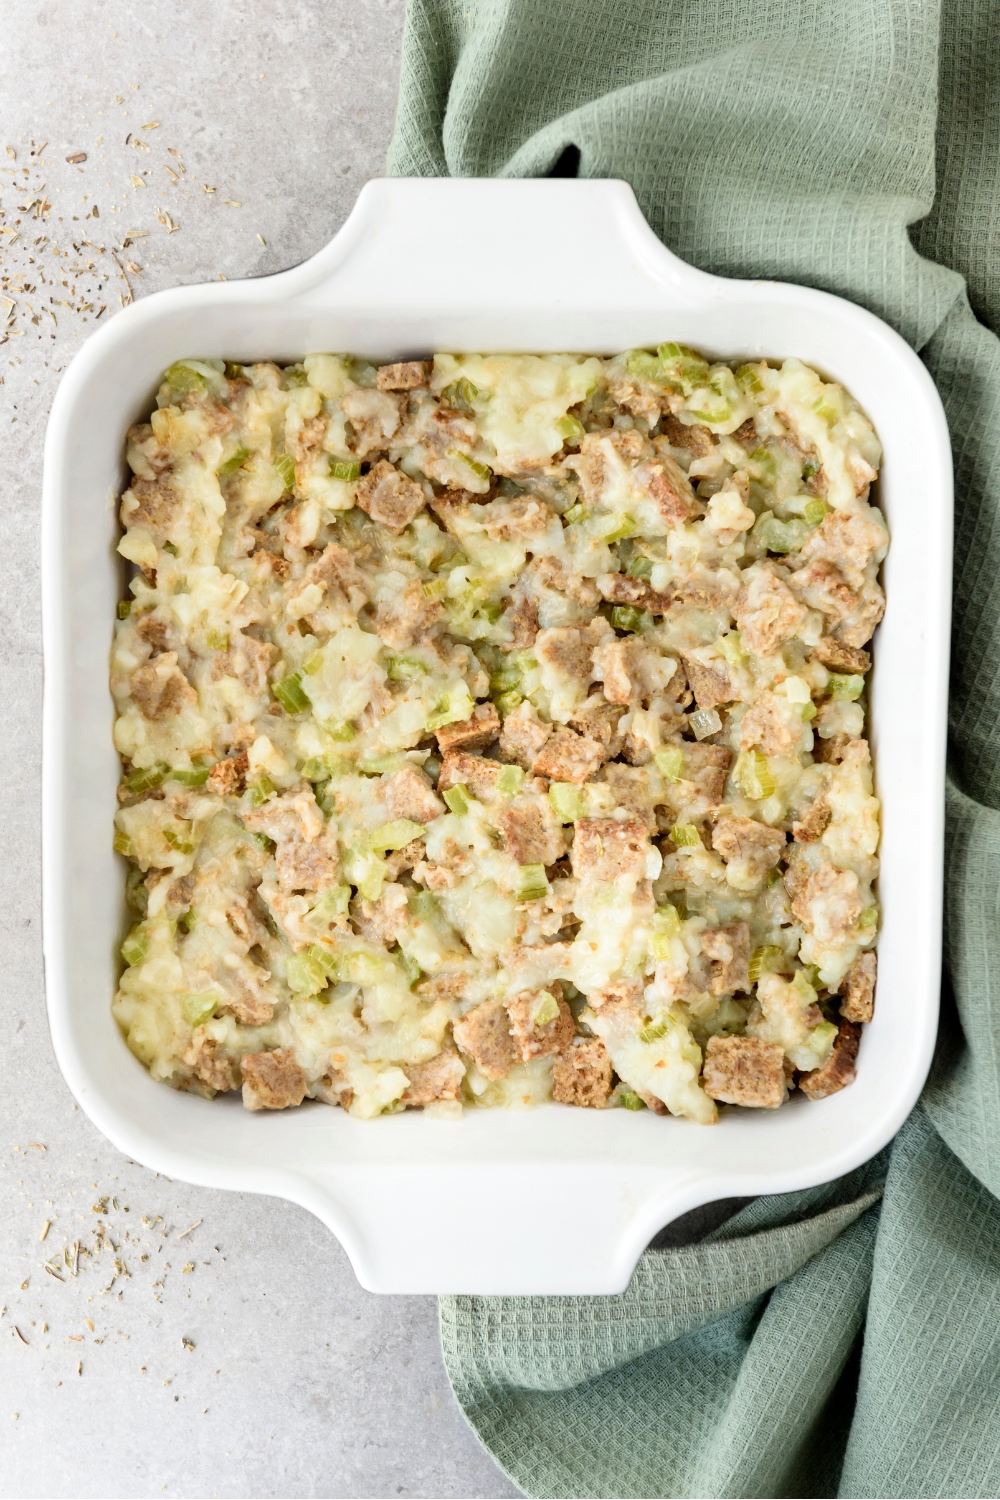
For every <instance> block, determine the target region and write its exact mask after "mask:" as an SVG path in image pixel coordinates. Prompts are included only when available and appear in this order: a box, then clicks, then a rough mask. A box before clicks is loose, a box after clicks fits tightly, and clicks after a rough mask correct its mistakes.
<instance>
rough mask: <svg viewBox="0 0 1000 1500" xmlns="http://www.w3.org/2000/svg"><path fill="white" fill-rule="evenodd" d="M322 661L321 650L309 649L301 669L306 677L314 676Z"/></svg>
mask: <svg viewBox="0 0 1000 1500" xmlns="http://www.w3.org/2000/svg"><path fill="white" fill-rule="evenodd" d="M301 623H302V621H301V620H300V621H299V624H300V625H301ZM323 661H324V657H323V653H322V651H310V653H309V655H308V656H307V657H306V659H305V661H303V663H302V670H303V672H304V673H305V675H306V676H307V677H315V676H316V673H317V672H318V671H319V669H320V667H321V666H322V665H323Z"/></svg>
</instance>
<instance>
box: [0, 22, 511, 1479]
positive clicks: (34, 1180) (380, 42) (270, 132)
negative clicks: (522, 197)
mask: <svg viewBox="0 0 1000 1500" xmlns="http://www.w3.org/2000/svg"><path fill="white" fill-rule="evenodd" d="M402 21H403V4H402V0H354V3H348V0H323V3H319V0H266V3H265V0H213V3H212V4H208V3H206V0H192V3H189V4H187V5H184V4H176V3H170V0H168V3H166V4H163V5H159V6H152V5H146V4H139V3H138V0H131V3H129V0H105V3H102V4H97V3H95V0H9V3H8V4H7V5H6V6H5V7H4V19H3V24H2V31H3V40H2V44H0V168H2V171H0V274H2V284H0V298H2V299H4V300H2V301H0V422H2V430H3V433H4V443H3V446H2V449H0V465H2V469H3V481H2V489H0V505H2V516H3V526H4V545H3V547H2V548H0V570H2V581H0V611H2V626H0V631H2V634H0V640H2V646H0V650H2V653H3V657H2V660H3V676H4V691H3V710H2V713H0V734H2V741H0V765H2V767H3V775H2V778H0V805H2V817H0V824H2V828H3V840H4V851H5V856H6V857H5V858H4V860H3V862H2V865H0V882H2V896H0V914H2V915H0V920H2V924H3V950H2V952H3V961H2V984H3V990H4V994H3V1001H2V1004H0V1027H2V1041H0V1048H2V1057H3V1081H4V1086H3V1088H2V1090H0V1203H2V1207H3V1216H2V1223H3V1232H2V1236H0V1307H2V1309H3V1311H2V1315H0V1494H3V1495H4V1496H18V1497H28V1496H80V1497H82V1496H92V1495H93V1496H158V1495H179V1496H200V1495H232V1496H272V1495H274V1496H349V1497H362V1496H396V1495H414V1496H417V1495H425V1496H508V1495H516V1494H517V1493H518V1491H517V1490H515V1489H514V1488H513V1487H512V1486H511V1485H510V1484H509V1482H508V1481H507V1480H506V1479H505V1478H504V1476H503V1475H502V1474H501V1473H500V1472H499V1470H498V1469H497V1468H496V1467H495V1465H494V1464H493V1463H492V1461H491V1460H490V1459H489V1458H488V1457H487V1455H486V1454H485V1453H484V1452H483V1451H482V1449H481V1448H480V1447H479V1444H478V1443H477V1441H476V1439H475V1437H474V1436H473V1435H472V1433H471V1431H470V1430H469V1429H468V1428H467V1427H466V1425H465V1422H464V1420H463V1418H462V1415H461V1413H460V1412H459V1410H458V1407H457V1406H456V1404H455V1401H454V1399H453V1397H452V1395H451V1392H450V1389H449V1386H448V1381H447V1378H446V1376H445V1372H444V1368H443V1366H442V1362H441V1355H440V1350H439V1344H438V1331H437V1309H436V1305H435V1303H434V1300H433V1299H432V1298H427V1297H376V1296H372V1295H370V1294H369V1293H367V1292H364V1291H362V1290H361V1288H360V1287H359V1286H358V1284H357V1282H356V1280H355V1278H354V1274H353V1272H352V1271H351V1268H350V1265H349V1264H348V1261H347V1258H346V1256H345V1255H344V1253H343V1251H342V1250H341V1248H340V1246H339V1245H338V1243H337V1242H336V1240H335V1239H334V1238H333V1237H332V1236H331V1235H330V1234H329V1233H328V1232H327V1231H326V1230H325V1229H324V1228H323V1226H322V1225H321V1224H320V1223H319V1222H318V1221H317V1220H316V1219H314V1218H312V1217H311V1216H310V1215H309V1214H308V1213H306V1212H305V1211H304V1210H303V1209H300V1208H296V1207H294V1206H293V1205H291V1204H289V1203H285V1202H281V1201H276V1200H272V1199H265V1198H259V1197H250V1196H243V1195H239V1194H235V1193H228V1194H227V1193H222V1192H213V1191H208V1190H206V1189H204V1188H196V1187H188V1186H186V1185H185V1184H183V1183H179V1182H170V1181H167V1180H166V1179H164V1178H162V1177H157V1176H156V1175H155V1174H154V1173H152V1172H149V1171H146V1170H145V1169H143V1168H141V1167H139V1166H137V1165H136V1164H135V1163H133V1162H129V1161H126V1160H125V1159H124V1158H123V1157H121V1156H119V1155H118V1153H117V1152H116V1151H115V1150H114V1148H113V1147H112V1146H111V1145H109V1143H108V1142H107V1141H105V1140H104V1139H103V1138H102V1137H101V1136H100V1135H99V1134H98V1133H97V1132H96V1131H95V1130H94V1128H93V1127H92V1126H91V1125H90V1123H89V1122H88V1120H87V1119H86V1118H85V1117H84V1115H83V1113H82V1111H80V1110H78V1109H77V1108H76V1107H75V1105H74V1104H73V1101H72V1099H71V1097H70V1095H69V1092H68V1090H67V1088H66V1086H65V1084H64V1083H63V1080H62V1078H61V1076H60V1073H59V1071H58V1069H57V1067H56V1065H55V1061H54V1059H53V1056H52V1050H51V1047H50V1044H49V1036H48V1029H47V1025H46V1019H45V1006H44V993H43V973H42V955H41V921H40V858H39V801H40V789H39V784H40V711H41V691H42V654H41V638H40V621H39V568H38V516H39V493H40V484H41V467H42V443H43V438H44V433H45V423H46V419H47V416H48V411H49V407H50V405H51V402H52V397H53V394H54V392H55V389H56V385H57V383H58V380H59V376H60V374H61V372H62V371H63V370H64V369H65V367H66V365H67V363H68V362H69V360H70V359H71V358H72V356H73V354H74V353H75V352H76V350H77V349H78V348H79V347H80V345H81V343H82V342H83V340H84V339H85V338H86V337H87V336H88V334H90V333H91V332H92V331H93V329H94V328H95V326H96V324H97V322H98V321H103V320H105V319H109V318H112V317H114V316H115V315H116V314H117V313H118V312H119V311H120V308H121V305H122V303H123V302H127V301H128V300H129V298H130V297H134V298H139V297H143V296H145V295H147V294H148V293H149V292H151V291H155V290H158V289H159V288H162V287H169V286H175V285H178V284H180V283H186V282H197V281H205V280H214V279H215V278H216V277H217V276H218V275H219V274H220V273H221V274H222V275H224V276H226V277H227V278H230V279H233V278H236V277H241V276H258V275H261V274H263V273H266V272H269V271H276V270H280V269H282V268H284V267H286V266H291V265H294V264H296V263H297V262H299V261H301V260H304V259H305V258H306V257H307V256H309V255H311V254H313V252H314V251H316V250H318V249H320V247H321V246H322V245H324V244H325V243H326V241H327V240H328V239H329V238H330V237H331V235H332V234H334V232H335V231H336V230H337V228H338V227H339V226H340V224H341V223H342V222H343V220H344V219H345V217H346V216H347V214H348V212H349V211H350V208H351V206H352V204H353V202H354V200H355V198H356V196H357V193H358V191H359V189H360V188H361V185H362V184H363V183H364V182H365V181H366V180H367V179H368V178H370V177H374V176H378V175H379V174H380V173H381V171H382V169H383V162H384V157H385V150H386V147H387V145H388V141H389V136H390V133H391V130H392V120H393V111H394V107H395V98H396V86H397V76H398V66H399V63H398V59H399V47H400V38H401V33H402ZM5 148H6V149H5ZM77 153H86V160H85V161H81V162H73V161H67V157H73V156H74V155H76V154H77ZM189 1226H190V1227H189ZM77 1244H78V1246H79V1249H78V1252H77V1251H75V1250H74V1249H73V1247H74V1246H75V1245H77Z"/></svg>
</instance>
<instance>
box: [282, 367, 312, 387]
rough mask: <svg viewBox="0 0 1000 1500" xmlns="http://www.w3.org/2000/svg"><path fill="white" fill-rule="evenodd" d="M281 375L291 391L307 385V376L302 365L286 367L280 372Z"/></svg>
mask: <svg viewBox="0 0 1000 1500" xmlns="http://www.w3.org/2000/svg"><path fill="white" fill-rule="evenodd" d="M282 374H283V375H284V377H285V384H286V386H289V387H290V388H291V389H293V390H294V389H295V388H297V387H301V386H306V385H308V384H309V376H308V375H307V374H306V372H305V370H304V368H303V367H302V365H288V366H287V368H286V369H284V370H283V371H282Z"/></svg>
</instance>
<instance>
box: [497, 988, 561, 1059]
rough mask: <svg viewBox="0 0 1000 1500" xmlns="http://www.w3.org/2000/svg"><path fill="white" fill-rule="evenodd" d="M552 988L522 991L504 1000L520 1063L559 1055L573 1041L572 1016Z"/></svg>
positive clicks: (559, 995)
mask: <svg viewBox="0 0 1000 1500" xmlns="http://www.w3.org/2000/svg"><path fill="white" fill-rule="evenodd" d="M556 988H557V987H556V986H555V985H554V986H553V987H552V989H551V990H522V992H521V993H520V994H519V995H514V996H512V997H511V999H509V1000H508V1001H507V1015H508V1016H509V1018H510V1030H511V1035H512V1036H513V1038H514V1042H515V1045H516V1046H518V1047H519V1048H520V1049H521V1058H522V1060H523V1061H524V1062H530V1061H531V1059H532V1058H533V1057H547V1056H548V1055H549V1054H550V1053H554V1052H562V1051H563V1049H564V1048H565V1047H568V1046H569V1044H570V1042H571V1041H572V1040H573V1031H574V1025H573V1015H572V1012H571V1011H570V1008H569V1006H568V1005H567V1004H566V1002H565V1000H564V999H563V998H562V995H561V993H559V994H557V993H556Z"/></svg>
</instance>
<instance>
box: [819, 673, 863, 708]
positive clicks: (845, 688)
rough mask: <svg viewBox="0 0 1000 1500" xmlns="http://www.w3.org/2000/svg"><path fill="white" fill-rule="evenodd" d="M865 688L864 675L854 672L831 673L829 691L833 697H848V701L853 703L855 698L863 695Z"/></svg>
mask: <svg viewBox="0 0 1000 1500" xmlns="http://www.w3.org/2000/svg"><path fill="white" fill-rule="evenodd" d="M864 690H865V679H864V678H863V677H857V676H855V675H854V674H853V673H844V672H831V673H830V681H829V683H828V684H827V691H828V692H829V694H830V697H831V698H846V699H847V701H848V702H851V703H852V702H853V701H854V699H855V698H860V697H861V694H862V693H863V692H864Z"/></svg>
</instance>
